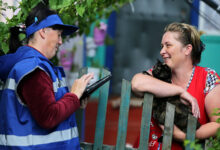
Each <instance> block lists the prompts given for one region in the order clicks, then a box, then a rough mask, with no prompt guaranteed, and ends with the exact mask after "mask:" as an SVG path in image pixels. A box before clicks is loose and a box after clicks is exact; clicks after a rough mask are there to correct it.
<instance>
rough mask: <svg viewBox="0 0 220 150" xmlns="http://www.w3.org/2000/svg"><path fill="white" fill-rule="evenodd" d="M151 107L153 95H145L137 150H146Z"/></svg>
mask: <svg viewBox="0 0 220 150" xmlns="http://www.w3.org/2000/svg"><path fill="white" fill-rule="evenodd" d="M152 105H153V95H152V94H150V93H145V95H144V102H143V110H142V118H141V133H140V144H139V148H138V149H139V150H148V142H149V134H150V122H151V114H152Z"/></svg>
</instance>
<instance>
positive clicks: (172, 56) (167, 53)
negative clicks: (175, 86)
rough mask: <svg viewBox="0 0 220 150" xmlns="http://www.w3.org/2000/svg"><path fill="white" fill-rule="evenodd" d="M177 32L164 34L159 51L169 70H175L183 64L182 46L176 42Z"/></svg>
mask: <svg viewBox="0 0 220 150" xmlns="http://www.w3.org/2000/svg"><path fill="white" fill-rule="evenodd" d="M178 37H179V33H178V32H165V33H164V35H163V37H162V41H161V47H162V49H161V51H160V55H161V56H162V58H163V60H164V62H165V63H166V64H167V65H168V66H169V67H170V68H171V69H175V68H176V67H178V66H179V65H181V64H182V63H183V62H184V58H185V55H184V46H183V44H182V43H181V42H180V41H179V40H178Z"/></svg>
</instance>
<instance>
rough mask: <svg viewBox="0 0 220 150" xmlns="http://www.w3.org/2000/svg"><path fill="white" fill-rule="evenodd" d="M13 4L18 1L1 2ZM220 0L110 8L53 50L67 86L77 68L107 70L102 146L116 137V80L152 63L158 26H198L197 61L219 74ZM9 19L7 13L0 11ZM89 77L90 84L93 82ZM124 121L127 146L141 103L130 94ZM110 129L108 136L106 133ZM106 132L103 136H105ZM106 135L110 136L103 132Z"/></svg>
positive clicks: (87, 136)
mask: <svg viewBox="0 0 220 150" xmlns="http://www.w3.org/2000/svg"><path fill="white" fill-rule="evenodd" d="M5 2H7V3H9V4H12V5H15V6H16V5H19V1H18V0H7V1H6V0H5ZM219 8H220V1H219V0H181V1H180V0H133V1H130V2H128V3H126V4H125V5H123V7H121V8H120V9H119V10H118V11H113V12H112V13H111V14H110V16H109V17H108V18H103V19H99V21H98V25H97V22H94V23H92V24H91V25H90V30H89V32H88V34H81V35H77V36H75V37H73V38H68V39H65V40H64V44H63V45H62V46H61V47H60V51H59V53H58V54H57V58H58V64H59V65H62V66H63V67H64V69H65V71H66V73H67V78H68V84H69V86H71V85H72V83H73V81H74V80H75V79H76V78H77V77H78V70H79V68H82V67H88V71H89V72H95V74H96V76H95V78H94V81H95V80H98V79H99V76H100V68H103V67H104V68H106V69H108V70H109V71H110V72H111V73H112V75H113V78H112V80H111V82H110V93H109V104H108V111H107V122H106V129H105V130H106V132H105V138H104V144H111V145H114V144H115V142H116V141H115V139H116V135H117V121H118V113H119V112H118V110H119V109H118V106H119V102H120V93H121V81H122V79H126V80H129V81H130V80H131V79H132V77H133V76H134V74H136V73H138V72H142V71H143V70H146V69H148V68H150V67H152V65H153V64H155V62H156V60H157V59H161V57H160V55H159V51H160V42H161V37H162V33H163V29H164V27H165V26H166V25H167V24H169V23H171V22H185V23H189V24H192V25H194V26H196V27H197V28H198V30H199V31H200V33H201V39H202V41H203V42H204V43H205V45H206V49H205V51H204V52H203V54H202V60H201V63H200V64H199V65H201V66H206V67H210V68H213V69H215V70H216V71H217V72H218V73H219V74H220V65H218V64H219V61H218V57H219V56H220V15H219V12H220V9H219ZM1 14H2V15H1V18H0V19H1V22H6V20H5V18H6V17H4V16H8V17H11V16H13V13H12V12H11V11H7V10H6V11H4V12H1ZM94 81H93V82H94ZM97 97H98V91H96V92H95V93H94V94H93V95H92V96H91V100H90V102H89V104H88V107H87V108H86V109H85V111H84V112H83V113H81V114H80V115H79V116H82V115H83V118H84V120H83V119H80V121H81V122H80V123H79V128H80V129H79V130H80V136H81V141H87V142H93V138H94V129H95V118H96V113H97ZM134 101H135V103H133V104H134V105H133V106H131V109H130V112H129V120H128V133H127V144H128V145H129V144H130V145H132V144H134V142H135V140H136V137H137V136H138V134H139V129H140V119H141V104H140V103H139V100H137V99H136V98H134ZM108 133H111V134H108ZM106 135H108V136H106ZM109 135H112V137H111V136H109Z"/></svg>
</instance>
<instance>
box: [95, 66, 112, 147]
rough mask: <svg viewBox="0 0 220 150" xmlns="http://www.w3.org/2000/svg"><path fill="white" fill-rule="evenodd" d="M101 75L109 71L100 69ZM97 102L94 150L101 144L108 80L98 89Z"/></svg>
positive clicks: (107, 73)
mask: <svg viewBox="0 0 220 150" xmlns="http://www.w3.org/2000/svg"><path fill="white" fill-rule="evenodd" d="M101 72H102V74H101V77H102V78H103V77H104V76H106V75H109V74H110V72H109V71H108V70H106V69H102V71H101ZM99 92H100V93H99V104H98V112H97V119H96V129H95V140H94V148H93V149H94V150H101V149H102V145H103V137H104V129H105V120H106V110H107V102H108V94H109V81H108V82H107V83H105V84H104V85H103V86H102V87H101V89H100V91H99Z"/></svg>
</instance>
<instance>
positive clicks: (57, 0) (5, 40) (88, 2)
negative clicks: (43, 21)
mask: <svg viewBox="0 0 220 150" xmlns="http://www.w3.org/2000/svg"><path fill="white" fill-rule="evenodd" d="M40 1H43V2H44V3H45V4H48V5H49V6H50V8H51V9H53V10H56V11H57V13H58V14H59V16H60V17H61V18H62V20H63V22H64V23H65V24H71V25H77V26H78V27H79V32H78V33H79V34H80V35H81V34H83V33H85V34H88V33H89V29H90V25H91V24H92V23H93V22H97V21H98V20H99V19H100V18H103V17H104V18H107V17H108V16H109V15H110V13H111V12H112V11H115V10H116V11H117V10H119V8H120V7H122V6H123V5H125V4H126V3H128V2H131V1H132V0H21V2H20V3H19V6H18V7H15V6H9V5H8V4H7V3H3V2H2V0H0V11H4V10H6V9H11V10H12V11H13V12H15V11H18V10H19V12H18V13H17V14H16V15H14V16H13V17H12V18H11V19H9V18H6V21H7V22H6V23H3V22H0V33H1V34H0V52H1V53H7V52H8V50H9V47H8V44H9V29H10V27H13V26H16V25H19V24H23V23H24V21H25V18H26V17H27V16H28V13H29V12H30V11H31V9H32V8H33V7H35V6H36V4H37V3H39V2H40ZM1 15H2V14H1ZM20 38H21V40H22V39H24V38H25V35H21V36H20Z"/></svg>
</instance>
